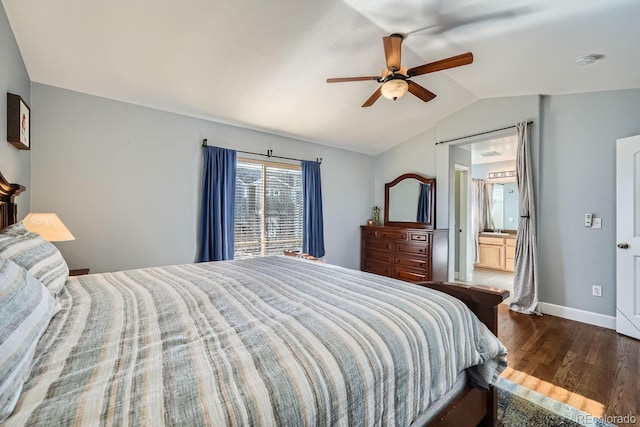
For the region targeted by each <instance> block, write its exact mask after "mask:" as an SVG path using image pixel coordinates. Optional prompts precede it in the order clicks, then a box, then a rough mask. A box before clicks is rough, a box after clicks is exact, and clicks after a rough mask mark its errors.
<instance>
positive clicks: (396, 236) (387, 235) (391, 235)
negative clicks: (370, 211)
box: [380, 230, 407, 240]
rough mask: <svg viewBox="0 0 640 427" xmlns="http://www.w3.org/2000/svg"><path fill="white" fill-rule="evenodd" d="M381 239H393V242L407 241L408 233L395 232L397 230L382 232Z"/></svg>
mask: <svg viewBox="0 0 640 427" xmlns="http://www.w3.org/2000/svg"><path fill="white" fill-rule="evenodd" d="M380 237H381V238H383V239H391V240H407V232H406V231H395V230H381V231H380Z"/></svg>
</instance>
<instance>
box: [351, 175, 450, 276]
mask: <svg viewBox="0 0 640 427" xmlns="http://www.w3.org/2000/svg"><path fill="white" fill-rule="evenodd" d="M435 191H436V180H435V179H434V178H426V177H424V176H421V175H418V174H414V173H408V174H404V175H401V176H399V177H398V178H396V179H394V180H393V181H391V182H389V183H387V184H385V200H384V225H363V226H362V227H361V252H360V254H361V258H360V269H361V270H362V271H367V272H369V273H375V274H379V275H382V276H389V277H394V278H396V279H400V280H404V281H407V282H414V283H415V282H421V281H429V280H441V281H446V280H447V273H448V256H449V253H448V230H434V225H435V200H436V198H435Z"/></svg>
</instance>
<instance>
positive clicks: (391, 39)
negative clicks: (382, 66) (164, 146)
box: [382, 34, 402, 72]
mask: <svg viewBox="0 0 640 427" xmlns="http://www.w3.org/2000/svg"><path fill="white" fill-rule="evenodd" d="M382 44H383V45H384V57H385V59H386V60H387V69H388V70H389V71H391V72H395V71H398V70H399V69H400V64H401V50H402V36H401V35H400V34H391V35H390V36H388V37H383V38H382Z"/></svg>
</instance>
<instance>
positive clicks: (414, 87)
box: [407, 80, 436, 102]
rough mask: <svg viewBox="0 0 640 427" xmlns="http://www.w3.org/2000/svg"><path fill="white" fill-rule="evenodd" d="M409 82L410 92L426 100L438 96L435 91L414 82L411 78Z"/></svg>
mask: <svg viewBox="0 0 640 427" xmlns="http://www.w3.org/2000/svg"><path fill="white" fill-rule="evenodd" d="M407 83H408V84H409V92H411V93H412V94H414V95H415V96H417V97H418V98H420V99H422V100H423V101H424V102H429V101H431V100H432V99H433V98H435V97H436V94H435V93H433V92H431V91H430V90H428V89H425V88H423V87H422V86H420V85H419V84H418V83H414V82H412V81H411V80H407Z"/></svg>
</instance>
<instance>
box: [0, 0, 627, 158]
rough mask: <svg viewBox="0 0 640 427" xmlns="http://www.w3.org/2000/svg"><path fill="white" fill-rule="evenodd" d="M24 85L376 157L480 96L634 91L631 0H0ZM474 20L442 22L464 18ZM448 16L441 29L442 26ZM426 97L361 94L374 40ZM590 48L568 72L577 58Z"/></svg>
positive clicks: (374, 64) (378, 55)
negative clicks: (398, 53) (460, 58)
mask: <svg viewBox="0 0 640 427" xmlns="http://www.w3.org/2000/svg"><path fill="white" fill-rule="evenodd" d="M2 3H3V5H4V7H5V10H6V12H7V15H8V17H9V21H10V23H11V26H12V28H13V31H14V33H15V36H16V39H17V41H18V45H19V47H20V50H21V52H22V55H23V58H24V61H25V64H26V66H27V70H28V72H29V75H30V77H31V80H32V81H34V82H38V83H44V84H48V85H52V86H57V87H62V88H66V89H71V90H75V91H79V92H84V93H89V94H93V95H98V96H102V97H106V98H111V99H116V100H121V101H126V102H131V103H134V104H139V105H144V106H149V107H153V108H158V109H162V110H166V111H172V112H176V113H181V114H186V115H189V116H194V117H200V118H205V119H209V120H214V121H219V122H222V123H230V124H234V125H239V126H243V127H247V128H252V129H257V130H262V131H266V132H272V133H275V134H280V135H286V136H291V137H295V138H299V139H302V140H307V141H313V142H318V143H321V144H326V145H330V146H337V147H342V148H345V149H348V150H353V151H358V152H362V153H367V154H378V153H380V152H383V151H385V150H387V149H389V148H391V147H393V146H394V145H396V144H399V143H401V142H403V141H405V140H407V139H409V138H411V137H413V136H415V135H417V134H419V133H421V132H423V131H425V130H426V129H428V128H430V127H432V126H433V125H434V124H435V123H436V122H437V121H438V120H440V119H442V118H444V117H446V116H447V115H449V114H451V113H452V112H454V111H457V110H459V109H461V108H463V107H465V106H467V105H469V104H471V103H473V102H474V101H476V100H477V99H479V98H490V97H500V96H512V95H524V94H564V93H575V92H585V91H599V90H613V89H628V88H638V87H640V72H638V70H640V48H639V47H640V46H639V43H638V40H640V25H638V18H640V1H638V0H512V1H509V2H505V1H504V0H475V1H472V0H446V1H445V0H393V1H392V0H344V1H340V0H323V1H313V0H278V1H251V0H206V1H205V0H181V1H179V2H177V1H175V2H173V1H158V0H109V1H97V0H57V1H47V2H43V1H38V0H2ZM479 17H482V18H490V17H493V19H484V20H481V21H480V22H478V23H472V24H470V25H464V26H455V24H456V23H458V24H459V23H460V22H463V21H465V20H471V21H473V20H477V19H478V18H479ZM450 24H453V28H450V26H451V25H450ZM427 26H431V28H429V29H427V30H424V31H422V32H416V33H413V34H410V35H409V36H408V37H407V38H406V40H405V42H404V45H403V57H402V63H403V65H406V66H409V67H412V66H416V65H421V64H423V63H427V62H431V61H435V60H439V59H442V58H445V57H449V56H453V55H457V54H460V53H464V52H467V51H471V52H473V54H474V58H475V60H474V63H473V64H471V65H468V66H465V67H460V68H456V69H452V70H448V71H443V72H438V73H434V74H428V75H424V76H418V77H415V78H414V79H413V80H414V81H415V82H416V83H419V84H421V85H423V86H425V87H426V88H427V89H429V90H431V91H432V92H434V93H436V94H437V95H438V97H437V98H436V99H435V100H433V101H431V102H429V103H426V104H425V103H423V102H422V101H420V100H419V99H417V98H415V97H414V96H411V95H410V94H408V95H407V96H405V97H403V98H401V99H399V100H398V101H395V102H393V101H389V100H387V99H384V98H380V99H379V100H378V101H377V102H376V103H375V104H374V105H373V106H372V107H370V108H361V105H362V103H363V102H364V101H365V100H366V99H367V98H368V97H369V96H370V95H371V93H373V91H374V90H375V89H376V88H377V85H378V83H376V82H375V81H368V82H354V83H337V84H327V83H326V82H325V80H326V78H328V77H348V76H367V75H376V74H378V73H379V72H380V70H381V69H382V68H383V67H384V53H383V48H382V40H381V38H382V37H383V36H386V35H389V34H390V33H396V32H399V33H409V32H411V31H414V30H416V29H419V28H423V27H427ZM590 53H593V54H598V55H603V58H602V59H601V60H600V61H598V62H596V63H595V64H593V65H591V66H587V67H580V66H577V65H576V64H575V57H576V56H577V55H581V54H590Z"/></svg>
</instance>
